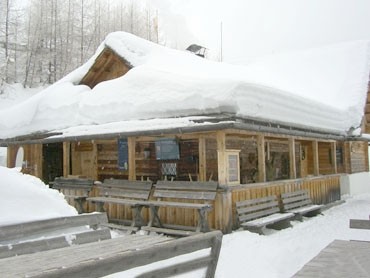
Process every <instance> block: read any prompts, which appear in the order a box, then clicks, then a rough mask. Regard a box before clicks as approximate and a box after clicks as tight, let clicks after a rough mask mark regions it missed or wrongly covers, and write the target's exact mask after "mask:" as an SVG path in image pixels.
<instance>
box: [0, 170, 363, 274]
mask: <svg viewBox="0 0 370 278" xmlns="http://www.w3.org/2000/svg"><path fill="white" fill-rule="evenodd" d="M0 177H1V184H0V199H1V202H0V210H1V211H2V212H3V213H1V215H0V225H5V224H10V223H19V222H22V221H31V220H39V219H46V218H50V217H57V216H64V215H75V214H76V211H75V209H74V208H72V207H70V206H69V205H68V204H67V203H66V202H65V201H64V199H63V196H62V195H61V194H59V193H58V192H57V191H56V190H52V189H49V188H48V187H47V186H46V185H44V184H43V183H42V182H41V181H40V180H39V179H37V178H35V177H32V176H29V175H23V174H21V173H19V170H18V169H8V168H4V167H0ZM369 192H370V190H369ZM369 214H370V193H368V194H361V195H357V196H354V197H350V196H347V197H346V198H345V203H343V204H340V205H337V206H334V207H332V208H330V209H328V210H325V211H323V215H318V216H315V217H313V218H306V219H305V220H304V221H303V222H298V221H294V222H292V224H293V227H292V228H288V229H284V230H281V231H275V230H267V235H264V236H263V235H257V234H254V233H250V232H248V231H241V230H239V231H234V232H233V233H231V234H228V235H224V237H223V243H222V248H221V254H220V258H219V262H218V267H217V272H216V277H218V278H224V277H246V276H248V277H258V278H260V277H268V278H271V277H276V278H285V277H291V276H292V275H293V274H294V273H296V272H297V271H298V270H299V269H301V268H302V266H303V265H304V264H305V263H307V262H308V261H309V260H310V259H312V258H313V257H314V256H315V255H317V254H318V253H319V252H320V250H322V249H323V248H324V247H325V246H327V245H328V244H329V243H330V242H331V241H333V240H334V239H344V240H349V239H354V240H367V241H370V231H369V230H356V229H350V228H349V219H354V218H357V219H369ZM197 255H198V256H199V254H194V255H192V256H197ZM178 260H179V259H178V258H174V262H177V261H178ZM130 273H135V270H133V271H132V272H125V273H124V274H116V275H111V276H110V277H120V278H121V277H125V278H126V277H132V276H130ZM186 277H194V278H198V277H199V276H198V274H194V275H186Z"/></svg>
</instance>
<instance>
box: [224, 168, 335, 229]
mask: <svg viewBox="0 0 370 278" xmlns="http://www.w3.org/2000/svg"><path fill="white" fill-rule="evenodd" d="M340 177H341V175H340V174H336V175H325V176H318V177H307V178H303V179H295V180H282V181H274V182H266V183H254V184H245V185H238V186H233V187H230V190H231V202H232V219H233V227H235V225H236V217H235V215H236V212H235V203H236V202H239V201H243V200H248V199H255V198H261V197H265V196H269V195H276V196H280V194H281V193H285V192H292V191H296V190H302V189H307V190H308V191H309V192H310V197H311V199H312V201H313V203H315V204H328V203H331V202H334V201H337V200H340V195H341V194H340Z"/></svg>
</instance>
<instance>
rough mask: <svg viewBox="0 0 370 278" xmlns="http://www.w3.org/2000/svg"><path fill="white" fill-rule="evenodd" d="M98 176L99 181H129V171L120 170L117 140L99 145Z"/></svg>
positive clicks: (99, 143)
mask: <svg viewBox="0 0 370 278" xmlns="http://www.w3.org/2000/svg"><path fill="white" fill-rule="evenodd" d="M97 176H98V180H100V181H103V180H104V179H109V178H114V179H128V171H127V170H120V169H118V144H117V140H107V141H102V142H98V144H97Z"/></svg>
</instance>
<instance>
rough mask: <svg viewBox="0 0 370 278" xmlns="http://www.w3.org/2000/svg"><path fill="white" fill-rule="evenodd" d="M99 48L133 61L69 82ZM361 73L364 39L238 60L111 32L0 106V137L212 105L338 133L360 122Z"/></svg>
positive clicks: (366, 60) (186, 112)
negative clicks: (43, 85) (65, 68)
mask: <svg viewBox="0 0 370 278" xmlns="http://www.w3.org/2000/svg"><path fill="white" fill-rule="evenodd" d="M105 47H109V48H111V49H112V50H113V51H114V52H115V53H117V55H119V56H121V57H122V58H124V59H125V60H126V61H128V62H129V63H130V64H131V65H132V66H133V68H132V69H131V70H130V71H129V72H128V73H126V74H125V75H124V76H122V77H119V78H116V79H112V80H109V81H104V82H101V83H99V84H98V85H96V86H95V87H94V88H93V89H91V88H89V87H88V86H85V85H79V83H80V81H81V80H82V78H83V77H84V76H85V74H86V73H87V72H88V70H89V69H90V68H91V67H92V65H93V63H94V61H95V59H96V58H97V57H98V56H99V54H100V53H101V52H102V51H103V49H104V48H105ZM369 73H370V42H369V41H355V42H347V43H342V44H337V45H332V46H327V47H323V48H319V49H309V50H306V51H300V52H295V53H289V54H288V53H287V54H282V55H279V56H274V57H266V58H264V59H261V60H260V61H259V62H256V63H254V64H251V65H247V66H238V65H230V64H225V63H218V62H213V61H209V60H205V59H202V58H199V57H197V56H196V55H193V54H191V53H189V52H186V51H178V50H173V49H168V48H166V47H162V46H159V45H157V44H154V43H152V42H148V41H146V40H143V39H140V38H138V37H136V36H133V35H131V34H128V33H124V32H115V33H111V34H110V35H108V36H107V38H106V40H105V41H104V42H103V43H102V44H101V46H100V47H99V49H98V50H97V52H96V54H95V55H94V56H93V57H92V58H91V59H90V60H89V61H88V62H87V63H85V64H84V65H82V66H81V67H80V68H78V69H76V70H75V71H73V72H72V73H70V74H68V75H67V76H65V77H64V78H62V79H61V80H59V81H58V82H56V83H55V84H53V85H51V86H50V87H48V88H47V89H45V90H43V91H42V92H40V93H39V94H37V95H35V96H34V97H32V98H30V99H29V100H28V101H25V102H22V103H20V104H19V105H17V106H14V107H12V108H9V109H6V110H3V111H0V138H3V139H4V138H12V137H16V136H21V135H27V134H31V133H35V132H45V131H48V132H53V131H58V132H62V133H63V132H66V133H68V130H71V128H72V129H74V130H79V132H80V135H83V134H84V133H83V132H84V129H83V128H78V127H80V126H85V127H86V126H89V128H88V129H89V132H92V133H93V132H94V129H96V130H98V129H99V125H102V124H110V123H115V125H117V126H121V127H122V129H124V128H125V127H127V126H131V127H132V126H133V125H132V124H133V123H134V121H138V120H140V121H141V122H142V121H143V120H152V119H157V120H156V121H160V120H159V119H169V118H178V117H189V116H199V115H209V114H219V113H229V114H230V113H231V114H233V115H235V116H237V117H242V118H248V119H258V120H261V121H265V122H270V121H271V122H278V123H284V124H287V125H289V124H291V125H292V126H299V127H302V128H308V129H319V130H327V131H328V132H332V133H336V134H346V133H347V132H348V131H350V130H354V129H357V128H358V127H359V126H360V125H361V120H362V117H363V115H364V107H365V103H366V96H367V89H368V81H369ZM130 121H132V122H131V123H130ZM119 122H122V124H121V125H120V124H119ZM164 123H165V121H164V122H163V124H162V128H164V127H165V124H164ZM188 124H189V125H192V124H193V122H192V121H189V122H188ZM147 126H148V125H147ZM170 127H173V121H172V122H171V125H170ZM100 130H101V129H100ZM122 131H124V130H122ZM107 132H108V133H109V130H107ZM77 135H78V134H77Z"/></svg>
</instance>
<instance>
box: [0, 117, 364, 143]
mask: <svg viewBox="0 0 370 278" xmlns="http://www.w3.org/2000/svg"><path fill="white" fill-rule="evenodd" d="M192 121H193V122H194V125H191V126H178V127H174V126H171V127H168V128H159V129H153V128H150V125H148V128H147V129H145V130H134V131H132V130H131V131H125V130H122V131H118V132H117V131H114V132H104V133H103V132H95V133H94V132H92V133H89V134H84V133H83V132H81V133H74V134H73V135H67V133H66V132H63V130H61V131H58V132H45V133H35V134H30V135H25V136H19V137H15V138H9V139H3V140H0V146H7V145H14V144H40V143H54V142H64V141H69V142H73V141H84V140H104V139H107V140H108V139H116V138H126V137H131V136H165V135H170V134H171V135H172V134H189V133H195V132H211V131H217V130H225V129H235V130H244V131H253V132H262V133H269V134H275V135H279V134H281V135H289V136H295V137H303V138H310V139H312V138H317V139H323V140H346V139H348V140H355V139H357V140H361V139H362V140H363V139H364V138H363V137H354V136H348V134H346V133H344V132H338V131H333V130H324V129H317V128H316V129H313V128H309V127H305V126H294V125H288V124H285V123H278V122H272V121H270V122H266V121H262V120H258V119H248V118H240V117H236V116H235V115H217V116H213V117H212V116H207V117H206V118H204V119H203V118H202V117H199V119H193V120H192ZM143 122H144V123H145V120H144V121H143ZM91 127H92V128H93V127H94V126H91Z"/></svg>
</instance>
